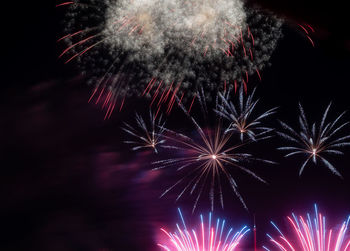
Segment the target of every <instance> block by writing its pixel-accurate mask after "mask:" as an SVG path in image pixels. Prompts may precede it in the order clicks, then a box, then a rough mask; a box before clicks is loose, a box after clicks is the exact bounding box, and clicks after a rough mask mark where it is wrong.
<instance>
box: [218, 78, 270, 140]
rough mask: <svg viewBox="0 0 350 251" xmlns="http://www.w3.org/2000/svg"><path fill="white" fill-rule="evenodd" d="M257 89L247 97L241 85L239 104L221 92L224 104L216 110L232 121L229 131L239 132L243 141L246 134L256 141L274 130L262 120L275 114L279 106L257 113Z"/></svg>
mask: <svg viewBox="0 0 350 251" xmlns="http://www.w3.org/2000/svg"><path fill="white" fill-rule="evenodd" d="M255 90H256V89H254V90H253V92H252V93H251V94H250V95H248V96H247V97H246V98H245V97H244V95H243V85H241V88H240V90H239V100H238V104H234V103H232V102H231V101H229V99H228V98H227V97H228V95H227V96H226V97H225V96H223V95H222V94H219V96H220V98H221V100H222V104H223V105H219V106H218V108H219V109H218V110H216V112H217V113H218V114H220V115H221V116H222V117H224V118H226V119H227V120H228V121H230V123H231V124H230V126H229V128H228V129H227V131H234V132H237V133H239V134H240V138H241V141H243V140H244V137H245V136H246V137H248V138H249V139H251V140H253V141H256V140H257V139H258V138H259V137H262V136H264V137H265V136H266V134H267V133H269V132H271V131H272V130H273V129H272V128H269V127H266V126H263V125H262V122H261V120H263V119H264V118H266V117H269V116H270V115H272V114H274V113H275V112H276V109H277V108H272V109H270V110H268V111H265V112H263V113H261V114H259V115H255V114H254V112H255V108H256V106H257V104H258V102H259V100H254V93H255Z"/></svg>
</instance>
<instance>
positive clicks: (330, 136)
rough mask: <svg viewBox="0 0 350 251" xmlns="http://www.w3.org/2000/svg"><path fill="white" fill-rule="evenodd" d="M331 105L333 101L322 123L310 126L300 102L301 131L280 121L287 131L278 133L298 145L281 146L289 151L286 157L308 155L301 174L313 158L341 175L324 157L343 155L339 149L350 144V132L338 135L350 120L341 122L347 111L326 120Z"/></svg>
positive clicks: (315, 161) (324, 114)
mask: <svg viewBox="0 0 350 251" xmlns="http://www.w3.org/2000/svg"><path fill="white" fill-rule="evenodd" d="M330 107H331V103H330V104H329V105H328V106H327V108H326V110H325V112H324V113H323V117H322V120H321V122H320V124H319V125H316V123H313V124H312V126H311V127H310V126H309V124H308V121H307V119H306V115H305V112H304V109H303V107H302V106H301V105H300V104H299V110H300V116H299V125H300V132H299V133H298V132H297V131H296V130H294V129H292V127H290V126H289V125H287V124H286V123H284V122H280V123H281V125H282V127H283V128H284V129H285V130H286V133H284V132H278V134H279V135H280V136H282V137H283V138H284V139H286V140H288V141H290V142H292V143H294V144H295V145H297V146H284V147H279V148H278V149H279V150H285V151H289V153H288V154H287V155H285V157H289V156H293V155H297V154H301V155H303V156H306V160H305V161H304V163H303V164H302V166H301V168H300V171H299V175H301V174H302V172H303V170H304V168H305V166H306V164H307V163H308V162H309V161H310V160H312V161H313V162H314V163H315V164H316V163H317V160H320V161H321V162H322V163H323V164H324V165H325V166H327V167H328V169H329V170H331V171H332V172H333V173H334V174H335V175H338V176H339V177H341V174H340V173H339V172H338V171H337V169H336V168H335V167H334V166H333V165H332V164H331V163H330V162H329V161H328V160H327V159H326V158H325V157H324V155H327V154H335V155H342V154H343V152H342V151H340V150H339V149H340V148H341V147H344V146H348V145H350V141H349V139H350V134H349V135H345V136H338V135H339V134H338V132H339V131H341V130H342V129H343V128H344V127H345V126H346V125H347V124H348V123H349V122H344V123H339V121H340V119H342V118H343V116H344V113H345V112H343V113H341V114H340V115H339V116H338V117H337V118H336V119H335V120H334V121H331V122H326V120H327V115H328V112H329V109H330Z"/></svg>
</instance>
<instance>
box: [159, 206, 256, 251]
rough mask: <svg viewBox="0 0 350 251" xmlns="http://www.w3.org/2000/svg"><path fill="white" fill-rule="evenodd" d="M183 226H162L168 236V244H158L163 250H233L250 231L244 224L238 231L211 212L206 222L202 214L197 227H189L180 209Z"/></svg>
mask: <svg viewBox="0 0 350 251" xmlns="http://www.w3.org/2000/svg"><path fill="white" fill-rule="evenodd" d="M178 212H179V215H180V218H181V221H182V226H180V225H179V224H176V231H175V232H168V231H167V230H165V229H163V228H161V231H162V232H163V233H164V234H165V235H166V236H167V238H168V241H167V243H166V244H158V246H159V247H161V248H162V250H167V251H203V250H208V251H233V250H236V248H237V247H238V246H239V244H240V242H241V240H242V239H243V237H244V236H245V235H246V234H247V233H248V232H249V231H250V229H249V228H248V227H247V226H244V227H243V228H241V229H240V230H238V231H236V232H235V231H234V230H233V229H232V228H226V225H225V224H226V221H225V220H224V219H219V218H218V219H216V221H215V220H213V219H212V213H211V212H210V213H209V217H208V222H207V223H205V220H204V217H203V215H200V224H199V226H198V227H197V228H191V229H190V228H187V226H186V223H185V220H184V218H183V216H182V213H181V210H180V209H178Z"/></svg>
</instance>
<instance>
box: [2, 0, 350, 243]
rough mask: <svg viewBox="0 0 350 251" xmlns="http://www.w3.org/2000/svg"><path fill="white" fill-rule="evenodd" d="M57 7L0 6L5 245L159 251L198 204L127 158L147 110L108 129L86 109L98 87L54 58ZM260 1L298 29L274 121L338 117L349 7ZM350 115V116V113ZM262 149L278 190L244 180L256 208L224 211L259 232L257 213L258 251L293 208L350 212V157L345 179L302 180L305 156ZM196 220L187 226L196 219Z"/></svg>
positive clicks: (341, 163)
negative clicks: (133, 131)
mask: <svg viewBox="0 0 350 251" xmlns="http://www.w3.org/2000/svg"><path fill="white" fill-rule="evenodd" d="M55 4H56V3H55V2H54V1H36V2H13V3H11V6H3V7H2V11H3V15H2V18H3V21H2V36H1V40H2V42H4V44H3V45H2V57H1V58H2V66H1V72H2V74H1V79H2V81H1V93H0V104H1V107H0V111H1V117H0V128H1V131H0V137H1V138H0V142H1V144H0V145H1V152H0V154H1V162H0V164H1V165H0V166H1V175H0V177H1V178H0V181H1V183H0V184H1V186H2V188H1V197H0V198H1V202H0V205H1V214H0V215H1V218H2V220H1V227H2V230H3V233H2V234H1V237H0V238H1V241H0V249H1V250H103V248H104V249H108V250H157V247H156V245H155V243H156V238H155V236H157V234H158V232H159V230H158V229H159V227H161V226H168V229H171V228H172V227H173V226H174V222H175V221H178V217H177V214H176V207H177V206H181V207H182V209H183V211H184V213H185V215H186V216H187V218H191V217H192V216H191V208H192V202H193V198H185V199H184V200H182V201H181V202H180V203H178V204H174V202H173V201H174V200H173V197H172V196H171V195H170V196H169V197H166V198H163V199H158V197H159V194H160V193H161V192H162V190H163V189H164V188H165V187H166V186H168V185H169V184H171V182H169V181H168V180H167V179H168V178H169V179H171V177H168V176H167V175H162V176H160V175H159V173H152V172H149V171H148V170H149V169H150V168H151V167H150V165H149V163H150V162H151V161H152V160H153V158H154V157H151V155H150V154H147V153H130V151H129V150H128V149H127V147H126V146H125V145H124V144H123V143H122V140H123V139H124V138H125V135H124V134H122V133H121V132H120V125H121V122H122V121H123V120H127V121H130V120H131V119H132V117H133V113H134V110H138V111H140V113H142V112H145V111H146V110H147V109H145V108H144V107H145V106H144V104H145V103H144V102H142V101H139V100H137V99H134V100H130V101H129V102H127V103H126V106H125V108H124V110H123V111H122V112H120V113H118V112H115V113H114V114H113V116H112V118H111V119H110V120H108V121H103V116H104V114H103V113H102V112H101V111H100V110H99V109H98V107H96V106H94V105H92V104H88V103H87V99H88V97H89V95H90V91H91V89H90V88H89V87H88V86H87V85H86V84H85V80H84V79H83V78H82V77H79V76H78V75H79V74H78V73H79V72H78V70H77V69H75V67H74V65H73V64H71V65H64V64H63V62H62V61H60V60H59V59H57V55H58V54H59V50H58V46H57V43H56V40H57V38H58V37H59V34H61V33H60V30H61V28H62V26H61V24H60V20H61V18H62V15H63V11H64V10H63V9H56V8H55ZM259 4H261V5H263V6H264V7H265V8H268V9H271V10H273V11H275V12H276V13H278V14H279V15H281V16H284V17H287V18H288V20H289V22H288V23H289V24H290V25H289V27H286V28H285V29H284V38H283V39H282V40H281V41H280V43H279V45H278V47H277V49H276V51H275V52H274V54H273V58H272V60H271V63H272V66H271V67H269V68H267V69H265V70H264V72H263V74H262V75H263V81H262V82H261V83H258V96H259V97H260V98H261V105H262V106H263V107H273V106H279V107H280V108H279V112H278V115H277V116H276V117H278V118H279V119H281V120H283V121H287V122H290V123H292V124H293V123H294V124H293V125H295V124H296V123H295V122H296V115H297V103H298V101H301V102H302V103H303V105H304V108H305V110H306V112H307V114H308V115H309V116H310V118H311V119H312V120H316V119H319V118H320V117H321V115H322V112H323V110H324V109H325V107H326V106H327V104H328V103H329V102H330V101H331V100H332V101H333V104H334V106H333V110H332V111H333V112H337V113H340V112H342V111H343V110H349V107H350V102H349V98H348V85H349V84H350V81H349V77H348V76H349V69H350V68H349V67H350V60H349V59H350V57H349V56H350V55H349V54H350V38H349V34H350V33H349V29H348V25H349V22H348V20H347V16H346V14H344V12H345V11H342V10H345V9H346V7H345V5H344V4H345V3H342V2H341V1H332V2H319V1H307V2H306V1H290V0H288V1H287V0H285V1H272V0H271V1H259ZM343 5H344V6H343ZM6 14H9V15H6ZM298 22H307V23H310V24H311V25H312V26H313V27H314V28H315V29H316V33H315V34H314V35H313V39H314V41H315V44H316V47H315V48H313V47H312V46H311V44H310V43H309V42H308V41H307V39H306V37H305V36H303V35H302V33H301V32H300V31H299V30H298V29H297V26H296V25H295V23H298ZM293 24H294V25H293ZM179 114H180V113H178V112H176V111H175V112H174V113H173V114H172V115H171V116H170V117H169V118H168V120H169V123H170V124H171V126H172V127H173V128H176V127H181V125H182V124H181V123H179V121H181V120H182V119H183V118H184V117H181V116H180V115H179ZM331 114H333V116H335V114H334V113H331ZM178 116H180V117H181V118H179V117H178ZM346 118H347V119H348V120H350V114H347V115H346ZM345 131H346V132H349V128H347V129H346V130H345ZM264 144H266V143H262V145H263V147H261V146H259V147H261V148H259V147H258V146H257V147H256V148H255V149H254V151H256V152H257V153H259V156H264V157H265V158H268V159H273V160H276V161H277V162H279V163H280V164H279V165H277V166H272V167H261V168H260V167H257V168H256V170H257V173H258V174H259V175H261V176H262V177H264V178H265V179H266V180H268V181H269V183H270V184H269V185H268V186H266V185H263V184H259V183H258V182H257V181H255V180H254V179H251V178H249V177H245V175H241V174H240V173H238V175H239V177H240V178H239V186H240V191H241V193H242V195H243V196H244V198H245V200H246V202H247V204H248V207H249V210H250V211H249V212H247V211H245V210H244V209H243V208H242V207H241V205H240V203H239V201H238V200H237V199H236V198H235V197H234V196H233V195H231V194H230V192H229V191H225V194H226V197H225V210H221V209H220V208H216V209H217V210H215V215H218V216H224V217H226V218H227V219H228V220H229V221H230V223H231V225H233V226H234V227H239V226H241V225H243V224H248V225H249V226H251V225H252V221H253V217H252V215H253V214H255V215H256V220H257V227H258V229H257V231H258V232H257V234H258V245H259V246H261V245H263V244H265V243H267V242H268V240H267V238H266V236H265V233H266V232H273V229H272V227H271V225H270V224H269V220H270V219H273V220H274V221H275V222H278V223H279V225H281V226H284V220H283V219H284V218H283V217H284V216H286V215H289V214H290V212H291V211H293V210H294V211H296V212H300V213H304V212H306V211H311V210H312V206H313V203H318V205H319V207H320V208H321V210H322V211H323V212H324V214H325V215H327V217H328V221H329V224H330V225H335V224H337V223H339V222H340V221H341V220H343V219H344V218H345V216H346V215H348V214H349V212H350V197H349V195H348V191H349V189H350V183H349V179H350V169H349V167H348V160H349V154H350V150H349V149H345V156H343V157H339V158H331V159H330V160H332V162H333V163H334V164H335V166H336V167H337V168H338V170H339V171H340V172H341V173H342V174H343V176H344V179H343V180H342V179H339V178H338V177H336V176H334V175H332V174H331V172H330V171H329V170H327V169H326V168H325V167H323V166H314V165H310V166H308V168H306V169H305V171H304V174H303V175H302V177H298V168H299V166H300V163H301V161H302V160H301V159H298V158H291V159H283V158H282V155H281V153H279V152H277V151H276V150H275V147H277V146H279V145H281V142H280V140H279V139H273V140H272V141H271V145H269V146H267V147H265V146H266V145H264ZM202 201H203V202H202V204H200V209H201V210H198V211H197V214H198V213H199V211H200V212H203V213H206V212H207V211H208V210H207V209H206V208H208V207H207V206H208V205H206V202H205V201H206V199H203V200H202ZM197 214H196V213H195V214H194V215H193V218H192V219H190V220H189V221H190V222H196V221H197ZM245 244H246V248H245V250H247V249H249V248H251V247H252V235H249V237H247V240H246V243H245Z"/></svg>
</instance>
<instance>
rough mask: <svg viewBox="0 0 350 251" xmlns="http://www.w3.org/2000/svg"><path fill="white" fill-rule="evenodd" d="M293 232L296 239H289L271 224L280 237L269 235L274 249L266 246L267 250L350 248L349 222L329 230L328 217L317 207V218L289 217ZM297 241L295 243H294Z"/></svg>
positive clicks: (337, 250) (313, 250)
mask: <svg viewBox="0 0 350 251" xmlns="http://www.w3.org/2000/svg"><path fill="white" fill-rule="evenodd" d="M287 219H288V223H289V224H290V226H291V228H292V231H293V232H294V234H295V237H296V238H288V237H287V236H286V235H284V234H283V233H282V231H281V230H280V229H279V228H278V227H277V225H276V224H275V223H273V222H272V221H271V224H272V225H273V226H274V228H275V229H276V230H277V231H278V233H279V236H278V237H272V236H271V235H269V234H267V236H268V238H269V239H270V241H271V243H272V245H274V247H275V248H274V249H269V248H267V247H265V246H263V248H264V249H265V250H268V251H270V250H283V251H296V250H298V251H299V250H302V251H331V250H332V251H333V250H334V251H346V250H348V249H349V248H350V239H349V238H348V237H346V234H347V230H348V225H349V220H350V217H348V219H347V220H345V221H344V222H343V223H342V224H341V226H340V228H338V229H328V228H327V225H326V217H324V216H323V215H322V214H321V213H319V212H318V210H317V206H316V205H315V216H314V218H311V217H310V214H307V216H306V217H303V216H299V217H297V216H296V215H295V214H294V213H293V214H292V217H289V216H288V217H287ZM294 239H295V241H294Z"/></svg>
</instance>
